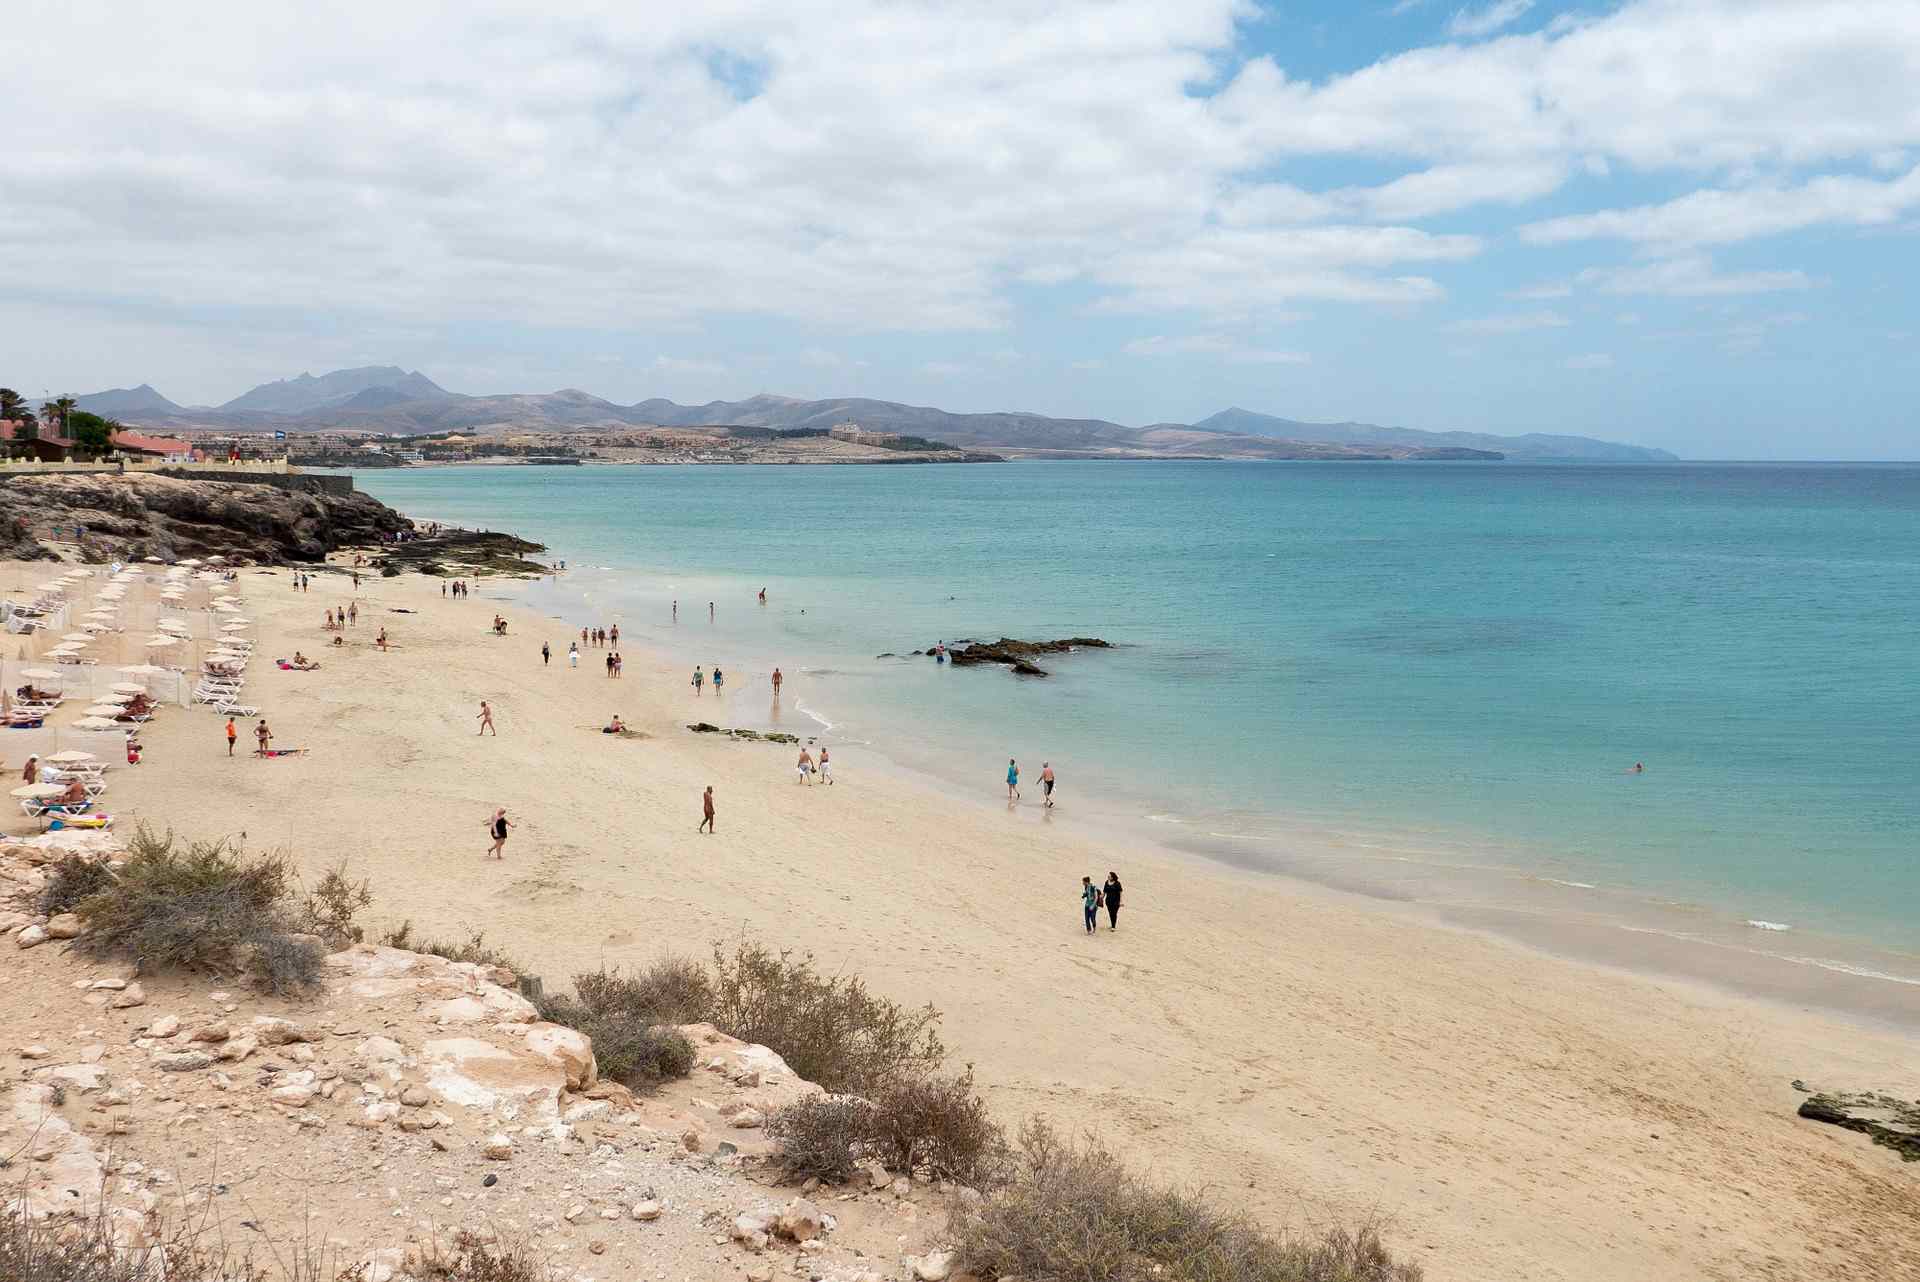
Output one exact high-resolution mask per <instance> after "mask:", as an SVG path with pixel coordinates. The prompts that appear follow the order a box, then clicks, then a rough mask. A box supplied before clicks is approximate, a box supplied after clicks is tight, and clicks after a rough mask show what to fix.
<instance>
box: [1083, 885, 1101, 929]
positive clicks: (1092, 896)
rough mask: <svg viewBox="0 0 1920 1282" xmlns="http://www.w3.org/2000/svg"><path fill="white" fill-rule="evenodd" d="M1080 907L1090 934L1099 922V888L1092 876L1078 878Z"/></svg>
mask: <svg viewBox="0 0 1920 1282" xmlns="http://www.w3.org/2000/svg"><path fill="white" fill-rule="evenodd" d="M1080 908H1081V912H1082V915H1083V916H1084V917H1085V918H1086V921H1087V933H1088V934H1089V935H1091V934H1092V933H1093V932H1094V929H1095V928H1096V927H1097V926H1099V924H1100V888H1099V887H1098V886H1096V885H1094V884H1093V878H1091V877H1082V878H1081V879H1080Z"/></svg>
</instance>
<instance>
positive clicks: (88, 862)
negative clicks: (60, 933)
mask: <svg viewBox="0 0 1920 1282" xmlns="http://www.w3.org/2000/svg"><path fill="white" fill-rule="evenodd" d="M112 883H113V869H111V868H109V867H107V863H106V860H104V859H83V858H82V857H80V856H79V855H68V856H67V857H66V858H65V859H62V860H61V861H60V862H59V863H57V864H55V865H54V866H53V874H52V875H51V876H50V877H48V878H47V884H46V885H45V886H43V887H42V888H41V890H40V897H39V898H38V899H37V900H35V901H34V907H36V908H37V909H39V910H40V911H41V912H43V913H46V914H47V915H48V916H52V915H53V914H55V913H68V912H72V911H73V910H74V909H75V908H76V907H78V906H79V904H80V901H81V900H83V899H86V898H87V897H89V896H91V895H97V894H99V893H100V892H101V891H103V890H105V889H106V888H107V887H108V886H109V885H111V884H112Z"/></svg>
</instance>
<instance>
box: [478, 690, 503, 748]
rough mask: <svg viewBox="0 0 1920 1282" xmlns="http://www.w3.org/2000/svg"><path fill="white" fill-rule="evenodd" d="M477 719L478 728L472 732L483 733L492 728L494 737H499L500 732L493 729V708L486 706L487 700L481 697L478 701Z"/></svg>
mask: <svg viewBox="0 0 1920 1282" xmlns="http://www.w3.org/2000/svg"><path fill="white" fill-rule="evenodd" d="M479 721H480V729H479V730H477V731H475V732H474V733H476V734H485V733H486V732H487V731H489V730H492V731H493V737H494V738H496V739H498V738H499V737H500V732H499V731H498V730H497V729H494V724H493V709H492V708H489V707H488V706H487V701H486V700H485V699H482V700H481V701H480V717H479Z"/></svg>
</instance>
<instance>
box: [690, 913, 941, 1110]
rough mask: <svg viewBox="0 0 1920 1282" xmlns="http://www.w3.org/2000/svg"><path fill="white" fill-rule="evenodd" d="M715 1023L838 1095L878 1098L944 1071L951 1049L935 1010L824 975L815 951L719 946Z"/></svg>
mask: <svg viewBox="0 0 1920 1282" xmlns="http://www.w3.org/2000/svg"><path fill="white" fill-rule="evenodd" d="M713 970H714V994H713V1008H712V1011H711V1012H710V1014H709V1018H708V1022H710V1023H712V1024H713V1026H714V1027H715V1028H718V1029H719V1030H720V1031H721V1032H723V1033H725V1034H727V1035H728V1036H729V1037H737V1038H739V1039H740V1040H741V1041H743V1042H758V1043H760V1044H761V1045H762V1046H766V1047H769V1048H771V1049H772V1050H773V1051H774V1052H776V1053H777V1054H778V1055H779V1056H780V1057H781V1058H782V1059H784V1060H786V1061H787V1065H788V1067H790V1068H792V1069H793V1071H794V1072H796V1073H798V1074H799V1075H800V1076H801V1077H804V1078H806V1079H807V1080H808V1081H810V1082H815V1083H817V1084H819V1085H820V1086H823V1087H825V1088H826V1089H827V1090H828V1091H831V1092H833V1093H835V1094H852V1095H866V1096H873V1095H875V1094H877V1093H879V1092H880V1091H881V1090H882V1089H883V1088H884V1087H886V1086H887V1085H889V1084H890V1083H892V1082H895V1081H900V1080H904V1079H912V1078H920V1077H925V1076H926V1075H928V1074H930V1073H933V1072H935V1071H936V1070H938V1069H939V1067H940V1063H941V1061H942V1060H943V1059H945V1058H946V1053H947V1052H946V1047H945V1046H944V1045H943V1044H942V1043H941V1041H940V1036H939V1033H938V1031H937V1025H938V1024H939V1022H940V1012H939V1011H937V1010H935V1009H934V1008H933V1007H932V1006H930V1005H929V1006H914V1007H908V1006H902V1005H900V1004H899V1003H898V1002H895V1001H891V1000H889V999H887V998H885V997H881V996H878V995H877V994H874V993H872V992H869V991H868V989H867V986H866V984H865V983H864V982H863V981H861V980H860V979H859V978H857V977H853V976H847V975H824V974H822V973H820V971H819V969H818V968H817V967H816V966H815V965H814V961H813V957H812V955H811V954H807V953H800V954H796V953H793V952H775V951H774V950H773V949H771V948H768V947H767V946H766V945H764V944H760V943H757V942H754V941H752V940H741V941H740V942H738V943H737V944H735V945H734V946H733V947H732V948H731V949H728V948H726V947H724V946H722V945H719V944H716V945H714V950H713Z"/></svg>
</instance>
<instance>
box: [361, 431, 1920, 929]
mask: <svg viewBox="0 0 1920 1282" xmlns="http://www.w3.org/2000/svg"><path fill="white" fill-rule="evenodd" d="M359 480H360V484H361V485H362V486H363V488H365V489H366V490H367V491H369V492H370V493H372V494H374V495H376V496H378V497H380V498H382V499H384V500H386V501H387V502H389V503H391V504H393V505H395V506H397V507H399V508H401V509H402V510H404V511H407V512H409V513H412V514H415V515H428V516H434V517H439V518H442V519H448V520H453V521H457V522H460V523H463V524H469V525H479V526H487V527H491V528H495V529H505V530H512V531H514V532H517V533H521V534H525V535H526V536H528V537H531V538H535V539H538V540H540V541H542V542H544V543H547V544H548V545H549V546H550V547H551V549H552V555H553V556H554V557H562V558H565V559H566V560H567V561H568V562H569V566H570V569H569V572H568V574H566V575H564V576H562V577H561V578H560V579H558V580H557V581H556V582H555V583H554V584H553V585H552V586H551V587H548V588H545V589H543V590H542V591H543V593H544V595H543V596H542V597H541V598H540V599H539V602H538V603H539V604H542V605H543V606H545V607H546V608H548V609H550V610H552V611H553V612H554V613H557V614H559V615H561V616H562V617H564V618H566V619H568V620H569V621H570V623H571V624H572V625H573V626H574V627H575V628H576V629H577V627H578V626H581V625H584V624H588V623H605V622H608V621H611V620H615V619H617V620H618V621H619V622H620V624H621V627H622V630H623V632H624V633H625V634H627V635H628V636H629V637H631V638H632V639H633V640H634V641H635V642H637V643H640V644H643V645H646V646H648V647H657V648H661V649H665V650H667V651H669V652H671V653H674V654H676V655H678V656H680V657H681V658H683V659H684V660H685V661H686V662H687V663H688V666H689V667H690V666H691V663H692V662H694V661H699V662H703V663H705V664H707V665H709V666H711V665H712V664H714V663H716V662H717V663H719V664H721V665H722V666H723V667H724V668H725V669H726V670H727V672H728V677H729V687H728V689H729V693H728V696H727V697H728V699H729V701H730V706H729V709H728V712H729V716H728V717H727V718H726V719H727V720H728V721H729V722H730V723H735V724H760V723H767V722H771V721H773V720H775V719H776V714H775V709H774V708H773V705H772V701H771V698H770V693H769V690H768V687H767V684H766V678H767V674H768V672H769V671H770V669H771V668H772V667H773V666H774V665H775V664H779V665H780V666H781V667H782V668H783V669H784V670H785V673H786V675H787V676H788V678H789V685H788V692H787V699H786V700H785V706H784V707H783V708H782V709H780V710H779V716H782V717H784V718H785V719H786V723H787V724H789V726H790V727H791V726H792V725H793V724H794V723H803V724H804V725H810V726H816V727H824V726H831V733H832V734H833V735H834V736H835V737H837V738H839V739H840V740H842V741H843V742H847V743H853V744H858V743H862V742H871V743H873V744H875V745H876V746H878V747H880V748H883V749H884V750H885V751H886V752H887V753H888V754H889V755H890V756H892V757H895V758H897V759H899V760H902V761H904V762H906V763H907V764H910V765H917V766H921V767H924V768H927V769H931V770H934V771H936V772H937V773H940V774H942V775H943V776H944V777H946V778H949V779H952V780H954V781H956V782H957V783H958V782H969V781H972V782H977V783H978V786H979V790H980V793H981V795H982V797H983V798H992V797H993V796H995V795H996V794H997V793H998V792H999V791H1000V785H999V781H1000V779H1001V778H1002V776H1003V774H1004V770H1005V762H1006V759H1007V757H1008V756H1010V755H1011V756H1015V757H1018V758H1019V759H1020V761H1021V762H1022V764H1023V768H1024V769H1025V771H1026V773H1027V777H1028V778H1029V779H1033V778H1034V777H1035V776H1037V773H1038V769H1039V766H1040V762H1041V760H1042V759H1043V758H1045V759H1049V760H1051V761H1053V762H1054V764H1055V766H1056V768H1057V769H1058V770H1059V772H1060V774H1061V777H1062V780H1063V783H1062V798H1063V800H1066V799H1068V798H1072V797H1074V796H1076V795H1080V796H1089V797H1097V798H1100V799H1101V800H1102V802H1103V803H1104V804H1107V805H1109V806H1111V807H1115V808H1117V809H1119V810H1121V811H1124V812H1127V813H1130V814H1134V815H1136V816H1139V817H1141V818H1143V819H1144V818H1146V817H1152V819H1153V821H1154V822H1156V823H1158V824H1160V825H1162V826H1163V827H1164V828H1165V829H1166V830H1167V831H1168V832H1169V833H1177V834H1182V835H1186V836H1190V837H1192V838H1195V839H1200V838H1204V839H1205V840H1207V841H1213V842H1216V843H1227V842H1235V841H1238V842H1248V843H1253V846H1255V847H1257V846H1258V845H1259V843H1261V842H1263V841H1270V842H1275V843H1280V842H1285V841H1288V840H1293V839H1299V838H1301V836H1302V834H1311V835H1313V836H1314V837H1315V839H1319V840H1332V841H1333V842H1334V847H1333V848H1334V849H1335V850H1336V851H1338V850H1347V851H1352V852H1355V859H1356V861H1359V862H1364V856H1363V854H1362V853H1361V852H1366V851H1390V852H1392V854H1393V856H1394V858H1396V859H1409V858H1410V859H1414V860H1419V859H1423V858H1424V859H1428V860H1430V861H1431V862H1432V863H1433V864H1434V865H1435V866H1444V867H1460V868H1497V869H1510V870H1517V871H1520V872H1525V873H1531V874H1536V875H1538V876H1541V877H1546V878H1551V879H1553V880H1555V881H1557V882H1561V883H1576V884H1579V885H1592V886H1595V887H1602V888H1606V889H1609V890H1620V891H1626V892H1630V893H1631V894H1634V895H1641V896H1645V897H1647V898H1648V899H1649V900H1650V901H1659V900H1662V899H1666V900H1672V901H1679V902H1683V903H1686V904H1693V905H1700V906H1701V907H1702V909H1703V911H1710V912H1713V913H1718V914H1722V915H1725V916H1726V917H1727V918H1728V919H1729V920H1732V921H1739V922H1744V921H1746V920H1748V919H1752V920H1764V921H1774V922H1780V923H1790V924H1792V925H1793V926H1794V927H1795V928H1796V929H1818V930H1824V931H1832V932H1838V933H1843V934H1847V935H1851V936H1855V937H1858V938H1862V939H1870V940H1874V941H1877V942H1878V943H1879V944H1881V945H1885V946H1888V947H1891V948H1894V949H1898V950H1920V934H1917V933H1916V926H1915V922H1916V921H1917V920H1920V861H1917V860H1916V845H1917V843H1916V837H1917V836H1920V727H1917V726H1916V720H1915V719H1916V713H1917V710H1920V702H1917V700H1916V696H1917V695H1920V651H1917V650H1916V646H1915V626H1916V621H1920V467H1911V466H1849V465H1831V466H1801V465H1781V466H1773V465H1752V466H1740V465H1678V466H1657V467H1655V466H1633V467H1607V466H1573V465H1570V466H1524V465H1514V464H1494V465H1477V464H1432V465H1407V464H1339V463H1313V464H1271V463H1015V464H1007V465H1004V466H973V467H939V466H926V467H871V468H868V467H618V468H615V467H607V468H457V469H411V470H406V471H381V472H369V473H362V474H360V475H359ZM762 586H765V587H766V589H767V592H768V596H769V603H768V604H767V605H766V606H765V607H764V608H763V607H760V606H758V605H756V604H755V601H754V592H755V591H756V590H757V589H758V588H760V587H762ZM672 600H678V602H679V606H680V610H679V620H678V622H677V623H675V622H672V621H671V617H670V606H669V602H670V601H672ZM708 601H712V602H714V603H715V617H714V619H713V621H712V622H711V623H710V622H709V621H708V618H707V602H708ZM1002 634H1006V635H1010V636H1016V637H1029V638H1031V637H1055V636H1071V635H1083V634H1084V635H1095V636H1100V637H1105V638H1107V639H1109V640H1111V641H1114V642H1116V643H1118V644H1119V645H1120V646H1121V647H1122V648H1120V649H1117V650H1114V651H1111V652H1105V653H1099V652H1084V653H1078V654H1074V655H1071V656H1063V657H1058V658H1055V659H1053V660H1051V661H1043V663H1044V666H1046V667H1048V668H1049V669H1050V671H1051V673H1052V675H1051V676H1050V677H1048V678H1047V679H1045V680H1021V679H1018V678H1015V677H1013V676H1011V675H1010V674H1008V673H1007V672H1005V671H1003V670H1001V669H997V668H993V669H971V670H964V671H962V670H955V669H952V668H937V667H936V666H935V665H933V664H932V663H930V662H929V661H926V660H923V659H899V660H894V659H887V660H882V659H876V658H875V656H876V655H878V654H880V653H881V652H885V651H892V652H896V653H898V652H904V651H907V650H912V649H917V648H922V647H925V646H928V645H930V644H932V643H933V642H934V641H936V640H939V639H945V640H947V641H948V642H949V643H951V642H953V641H955V640H956V639H958V638H962V637H998V636H1000V635H1002ZM841 760H843V761H845V760H846V758H845V757H844V756H843V757H842V758H841ZM1636 761H1640V762H1644V763H1645V764H1646V772H1645V773H1644V774H1632V773H1628V768H1629V767H1630V766H1632V765H1633V763H1634V762H1636ZM1336 859H1337V856H1336ZM1357 867H1358V863H1356V868H1357Z"/></svg>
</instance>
